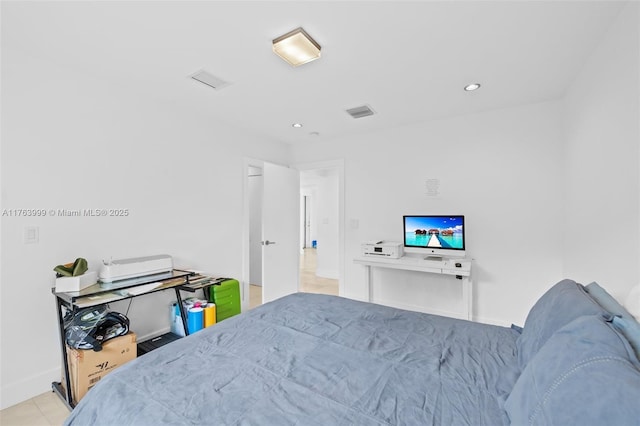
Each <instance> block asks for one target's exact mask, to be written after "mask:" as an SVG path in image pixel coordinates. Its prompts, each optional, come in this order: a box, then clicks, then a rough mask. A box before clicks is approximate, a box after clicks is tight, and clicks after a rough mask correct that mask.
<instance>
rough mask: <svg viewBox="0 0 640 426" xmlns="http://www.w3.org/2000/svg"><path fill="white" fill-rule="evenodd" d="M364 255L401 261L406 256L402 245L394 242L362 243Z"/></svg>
mask: <svg viewBox="0 0 640 426" xmlns="http://www.w3.org/2000/svg"><path fill="white" fill-rule="evenodd" d="M362 255H363V256H374V257H388V258H390V259H400V258H401V257H402V256H403V255H404V248H403V246H402V243H397V242H393V241H373V242H368V243H362Z"/></svg>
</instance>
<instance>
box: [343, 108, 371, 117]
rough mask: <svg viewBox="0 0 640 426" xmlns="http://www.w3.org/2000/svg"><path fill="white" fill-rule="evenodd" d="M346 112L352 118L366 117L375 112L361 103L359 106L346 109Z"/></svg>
mask: <svg viewBox="0 0 640 426" xmlns="http://www.w3.org/2000/svg"><path fill="white" fill-rule="evenodd" d="M347 114H349V115H350V116H352V117H353V118H362V117H367V116H369V115H373V114H375V113H374V112H373V110H372V109H371V108H369V107H368V106H367V105H362V106H359V107H355V108H351V109H348V110H347Z"/></svg>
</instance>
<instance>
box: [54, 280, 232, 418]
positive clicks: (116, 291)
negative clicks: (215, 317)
mask: <svg viewBox="0 0 640 426" xmlns="http://www.w3.org/2000/svg"><path fill="white" fill-rule="evenodd" d="M196 278H197V279H196ZM206 278H208V279H202V276H201V275H198V274H197V273H196V272H193V271H183V270H179V269H174V270H172V271H169V272H166V273H161V274H154V275H146V276H142V277H136V278H131V279H128V280H122V281H116V282H113V283H98V284H94V285H92V286H90V287H87V288H85V289H83V290H81V291H75V292H59V293H57V292H56V291H55V288H53V289H52V292H53V295H54V296H55V299H56V309H57V312H58V328H59V333H60V346H61V349H62V366H63V376H64V377H63V380H64V386H63V383H62V382H53V383H52V384H51V386H52V388H53V391H54V392H56V393H57V394H58V396H59V397H60V398H61V399H62V400H63V401H64V403H65V404H66V405H67V407H68V408H69V409H70V410H72V409H73V407H74V406H75V404H74V403H73V396H72V394H71V379H70V377H69V362H68V360H67V344H66V337H65V329H64V313H63V310H65V309H66V310H67V311H71V312H75V311H77V310H79V309H83V308H89V307H93V306H100V305H104V304H107V303H112V302H116V301H119V300H125V299H131V298H134V297H139V296H145V295H148V294H151V293H155V292H158V291H165V290H169V289H173V290H174V291H175V293H176V299H177V303H178V306H179V309H180V316H181V317H182V322H183V323H184V325H185V334H186V335H189V330H188V323H187V314H186V312H185V310H184V306H183V303H182V296H181V294H180V291H181V290H183V291H188V292H192V293H194V292H196V291H197V290H201V289H202V290H204V291H205V294H206V292H207V290H208V287H209V286H211V285H213V284H216V283H218V282H221V281H224V280H225V279H226V278H214V277H206Z"/></svg>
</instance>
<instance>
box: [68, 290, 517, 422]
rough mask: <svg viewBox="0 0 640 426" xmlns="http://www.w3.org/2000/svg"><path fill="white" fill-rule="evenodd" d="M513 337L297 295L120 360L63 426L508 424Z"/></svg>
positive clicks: (424, 316) (455, 321)
mask: <svg viewBox="0 0 640 426" xmlns="http://www.w3.org/2000/svg"><path fill="white" fill-rule="evenodd" d="M518 335H519V334H518V333H517V332H516V331H514V330H511V329H510V328H506V327H499V326H493V325H486V324H479V323H472V322H469V321H464V320H458V319H453V318H446V317H441V316H435V315H429V314H423V313H417V312H410V311H404V310H400V309H395V308H391V307H386V306H381V305H376V304H372V303H365V302H358V301H354V300H350V299H346V298H341V297H336V296H327V295H318V294H307V293H297V294H292V295H289V296H286V297H284V298H281V299H278V300H275V301H273V302H270V303H267V304H265V305H262V306H260V307H258V308H255V309H253V310H251V311H248V312H245V313H242V314H241V315H238V316H234V317H232V318H229V319H227V320H225V321H223V322H221V323H219V324H216V325H215V326H213V327H209V328H206V329H204V330H202V331H200V332H198V333H195V334H194V335H191V336H188V337H185V338H183V339H180V340H178V341H176V342H173V343H171V344H170V345H166V346H163V347H161V348H159V349H157V350H154V351H152V352H150V353H148V354H146V355H144V356H142V357H140V358H138V359H136V360H135V361H132V362H129V363H128V364H126V365H124V366H122V367H121V368H120V369H118V370H116V371H114V372H113V373H111V374H109V375H107V376H106V377H105V378H104V379H103V380H101V381H100V382H99V383H98V384H97V385H96V386H95V387H94V388H93V389H92V390H91V391H90V392H89V393H88V394H87V396H86V397H85V398H84V399H83V400H82V401H80V403H79V404H78V406H77V407H76V408H75V409H74V411H73V412H72V413H71V415H70V417H69V418H68V419H67V421H66V423H65V424H67V425H89V424H91V425H101V424H104V425H115V424H117V425H127V424H131V425H145V424H148V425H159V424H172V425H178V424H216V425H241V424H242V425H278V426H282V425H389V424H391V425H415V424H420V425H444V424H446V425H492V426H493V425H501V424H508V423H509V421H508V417H507V415H506V414H505V411H504V410H503V408H502V402H503V401H504V399H505V398H506V397H507V395H508V394H509V392H510V391H511V389H512V387H513V385H514V383H515V380H516V379H517V377H518V374H519V369H518V367H517V352H516V339H517V337H518Z"/></svg>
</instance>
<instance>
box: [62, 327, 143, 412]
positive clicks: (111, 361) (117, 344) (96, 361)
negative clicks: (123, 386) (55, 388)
mask: <svg viewBox="0 0 640 426" xmlns="http://www.w3.org/2000/svg"><path fill="white" fill-rule="evenodd" d="M136 357H137V349H136V334H135V333H133V332H130V333H128V334H126V335H124V336H120V337H116V338H113V339H111V340H108V341H107V342H106V343H104V344H103V345H102V350H101V351H99V352H95V351H93V350H91V349H88V350H85V349H73V348H70V347H69V346H67V359H68V361H69V378H70V380H71V395H73V402H74V404H77V403H78V402H79V401H80V400H81V399H82V397H83V396H85V394H86V393H87V392H88V391H89V389H91V388H92V387H93V386H95V384H96V383H98V382H99V381H100V379H102V378H103V377H104V376H105V375H107V374H108V373H110V372H111V371H113V370H115V369H116V368H118V367H120V366H121V365H124V364H126V363H127V362H129V361H131V360H133V359H135V358H136ZM63 383H64V380H63Z"/></svg>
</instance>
